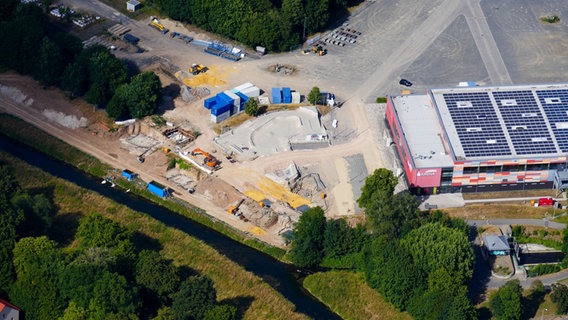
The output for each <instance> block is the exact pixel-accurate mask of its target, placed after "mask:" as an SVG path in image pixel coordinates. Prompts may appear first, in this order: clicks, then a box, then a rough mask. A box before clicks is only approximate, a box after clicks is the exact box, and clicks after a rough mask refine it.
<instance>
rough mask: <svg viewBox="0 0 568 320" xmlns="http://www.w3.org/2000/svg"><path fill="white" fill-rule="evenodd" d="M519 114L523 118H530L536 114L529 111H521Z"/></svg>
mask: <svg viewBox="0 0 568 320" xmlns="http://www.w3.org/2000/svg"><path fill="white" fill-rule="evenodd" d="M521 116H522V117H523V118H532V117H536V116H537V114H536V113H535V112H531V113H522V114H521Z"/></svg>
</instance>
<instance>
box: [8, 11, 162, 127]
mask: <svg viewBox="0 0 568 320" xmlns="http://www.w3.org/2000/svg"><path fill="white" fill-rule="evenodd" d="M0 8H2V13H0V19H1V20H0V42H2V43H4V44H6V45H4V46H1V47H0V68H1V69H4V70H10V69H11V70H15V71H17V72H18V73H20V74H23V75H30V76H32V77H34V79H36V80H37V81H38V82H39V83H40V84H41V85H43V86H44V87H51V86H57V87H59V88H61V89H62V90H64V91H66V92H68V93H69V94H70V96H71V97H84V98H85V100H86V101H87V102H89V103H91V104H94V105H97V106H99V107H101V108H106V111H107V113H108V115H109V116H110V117H112V118H127V117H133V118H142V117H145V116H148V115H152V114H154V113H155V112H156V111H157V106H158V103H159V102H160V97H161V86H162V85H161V82H160V79H159V78H158V76H156V74H154V73H153V72H150V71H149V72H142V73H139V74H132V75H131V74H129V70H128V67H127V65H126V63H125V62H124V61H122V60H120V59H118V58H116V57H115V56H114V55H113V54H111V53H110V52H109V50H108V49H107V48H105V47H103V46H100V45H95V46H92V47H89V48H83V44H82V43H81V41H80V40H79V39H78V38H77V37H75V36H73V35H70V34H68V33H64V32H58V31H56V30H54V27H53V26H51V25H50V24H49V23H48V22H47V21H46V18H45V17H44V15H43V13H42V11H41V9H40V8H39V7H38V6H37V5H35V4H25V3H20V2H19V1H17V0H0Z"/></svg>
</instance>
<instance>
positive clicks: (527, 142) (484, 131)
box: [442, 88, 568, 158]
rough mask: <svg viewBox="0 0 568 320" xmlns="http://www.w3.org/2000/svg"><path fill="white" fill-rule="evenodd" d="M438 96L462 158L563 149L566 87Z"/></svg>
mask: <svg viewBox="0 0 568 320" xmlns="http://www.w3.org/2000/svg"><path fill="white" fill-rule="evenodd" d="M442 96H443V99H444V101H445V106H446V107H447V109H448V111H449V114H450V116H451V120H452V122H453V125H454V126H455V129H456V133H457V136H458V138H459V142H460V143H461V147H462V149H463V154H464V155H465V157H467V158H470V157H491V156H514V155H519V156H527V155H551V154H558V153H568V89H544V90H539V89H538V88H526V89H525V88H519V90H495V91H466V90H464V91H462V92H451V93H450V92H442ZM557 147H558V148H557Z"/></svg>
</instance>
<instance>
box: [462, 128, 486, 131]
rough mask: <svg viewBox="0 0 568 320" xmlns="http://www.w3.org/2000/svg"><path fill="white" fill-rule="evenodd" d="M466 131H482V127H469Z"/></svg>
mask: <svg viewBox="0 0 568 320" xmlns="http://www.w3.org/2000/svg"><path fill="white" fill-rule="evenodd" d="M465 131H466V132H480V131H482V130H481V128H467V129H465Z"/></svg>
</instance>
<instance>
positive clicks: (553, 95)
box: [536, 90, 568, 152]
mask: <svg viewBox="0 0 568 320" xmlns="http://www.w3.org/2000/svg"><path fill="white" fill-rule="evenodd" d="M536 94H537V96H538V99H539V101H540V103H541V105H542V108H543V109H544V113H545V114H546V117H547V118H548V121H549V123H550V126H551V128H552V132H553V133H554V136H555V137H556V141H557V142H558V146H559V147H560V150H561V151H562V152H568V90H536Z"/></svg>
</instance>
